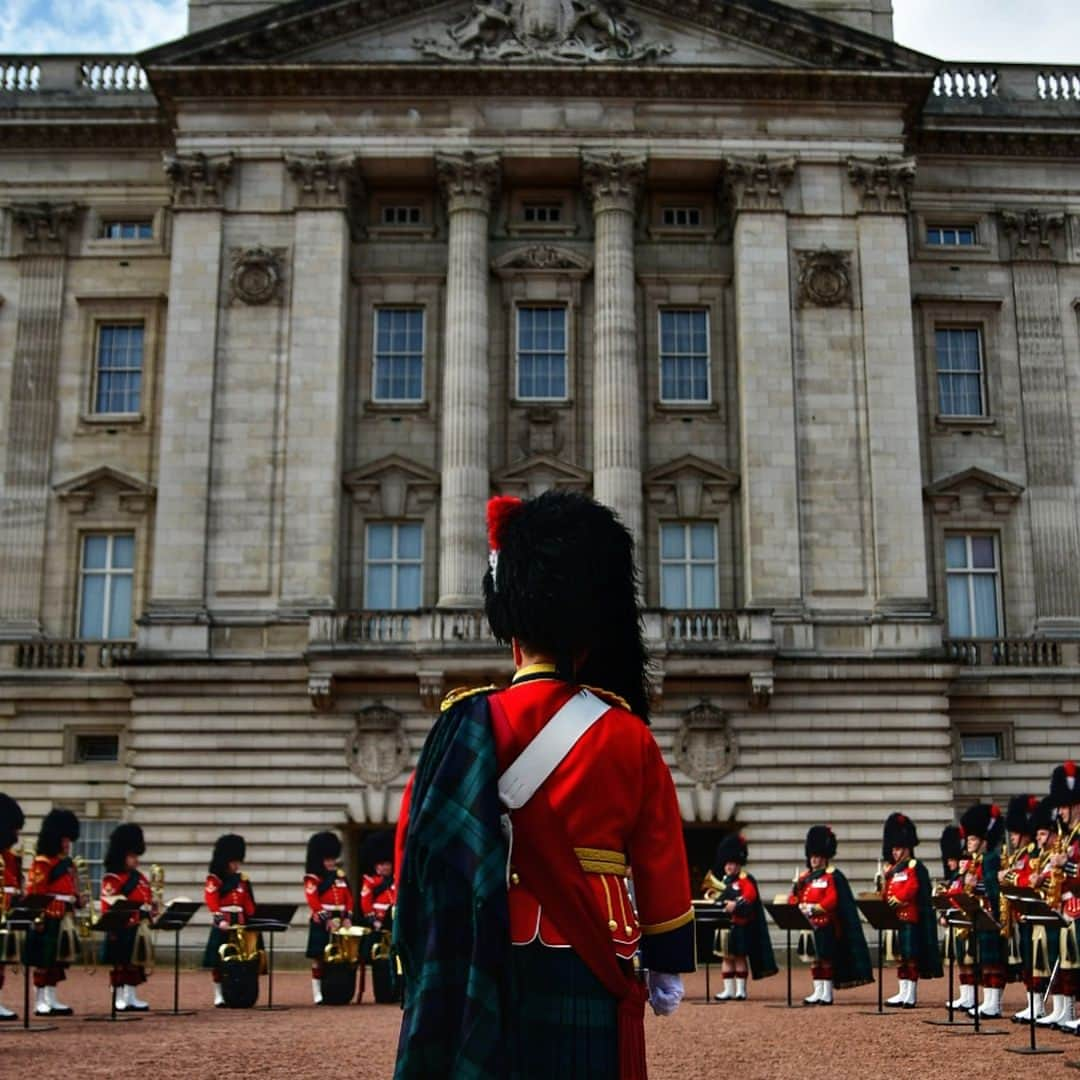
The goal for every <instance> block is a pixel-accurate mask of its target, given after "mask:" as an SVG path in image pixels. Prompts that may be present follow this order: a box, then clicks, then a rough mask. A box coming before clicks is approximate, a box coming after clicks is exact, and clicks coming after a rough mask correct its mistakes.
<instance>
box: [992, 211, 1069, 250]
mask: <svg viewBox="0 0 1080 1080" xmlns="http://www.w3.org/2000/svg"><path fill="white" fill-rule="evenodd" d="M1001 227H1002V231H1003V232H1004V233H1005V235H1006V236H1007V237H1008V238H1009V255H1010V257H1011V258H1013V259H1054V258H1057V257H1059V256H1060V254H1061V251H1060V246H1059V245H1058V243H1057V242H1056V241H1057V239H1058V237H1060V236H1061V235H1062V234H1063V233H1064V229H1065V215H1064V214H1048V213H1046V212H1045V211H1043V210H1036V209H1034V208H1033V209H1030V210H1025V211H1023V213H1019V214H1017V213H1013V211H1011V210H1003V211H1002V212H1001Z"/></svg>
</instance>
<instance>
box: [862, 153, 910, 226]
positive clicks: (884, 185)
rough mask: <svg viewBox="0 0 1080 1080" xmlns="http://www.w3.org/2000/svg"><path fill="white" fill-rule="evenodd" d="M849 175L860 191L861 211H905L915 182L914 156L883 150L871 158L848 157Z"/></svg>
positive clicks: (892, 212)
mask: <svg viewBox="0 0 1080 1080" xmlns="http://www.w3.org/2000/svg"><path fill="white" fill-rule="evenodd" d="M848 179H849V180H850V181H851V183H852V184H853V185H854V186H855V189H856V190H857V191H858V192H859V195H860V197H861V200H862V202H861V206H860V209H861V210H862V211H863V213H867V214H906V213H907V210H908V204H909V202H910V200H911V189H912V186H913V185H914V183H915V159H914V158H890V157H887V156H886V155H884V154H883V155H882V156H881V157H877V158H874V159H873V160H872V161H867V160H865V159H863V158H854V157H851V158H848Z"/></svg>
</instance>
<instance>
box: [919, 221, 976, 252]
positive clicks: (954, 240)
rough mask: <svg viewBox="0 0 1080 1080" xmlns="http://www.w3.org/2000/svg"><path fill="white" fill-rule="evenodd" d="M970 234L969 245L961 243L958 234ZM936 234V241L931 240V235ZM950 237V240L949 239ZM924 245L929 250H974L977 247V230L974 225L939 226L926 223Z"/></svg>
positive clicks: (934, 223)
mask: <svg viewBox="0 0 1080 1080" xmlns="http://www.w3.org/2000/svg"><path fill="white" fill-rule="evenodd" d="M961 232H970V233H971V243H969V244H968V243H961V242H960V233H961ZM933 233H937V234H938V236H939V239H938V240H932V239H931V238H930V237H931V234H933ZM950 237H951V239H950ZM924 243H925V244H926V246H927V247H929V248H974V247H978V246H979V228H978V226H977V225H975V224H970V225H968V224H939V223H937V222H931V221H928V222H927V223H926V233H925V238H924Z"/></svg>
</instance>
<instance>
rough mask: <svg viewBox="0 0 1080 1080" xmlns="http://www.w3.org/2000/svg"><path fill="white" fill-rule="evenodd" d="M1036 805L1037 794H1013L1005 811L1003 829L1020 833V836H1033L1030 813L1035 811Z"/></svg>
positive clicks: (1037, 803) (1037, 804) (1037, 800)
mask: <svg viewBox="0 0 1080 1080" xmlns="http://www.w3.org/2000/svg"><path fill="white" fill-rule="evenodd" d="M1038 806H1039V797H1038V796H1037V795H1014V796H1013V797H1012V798H1011V799H1010V800H1009V808H1008V809H1007V810H1006V811H1005V831H1006V832H1013V833H1020V835H1021V836H1034V835H1035V830H1034V829H1033V828H1032V825H1031V815H1032V814H1034V813H1035V811H1036V809H1038Z"/></svg>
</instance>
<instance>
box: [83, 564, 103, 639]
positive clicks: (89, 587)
mask: <svg viewBox="0 0 1080 1080" xmlns="http://www.w3.org/2000/svg"><path fill="white" fill-rule="evenodd" d="M104 626H105V575H104V574H86V575H84V576H83V579H82V607H81V614H80V618H79V637H83V638H100V637H102V636H103V630H104Z"/></svg>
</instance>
